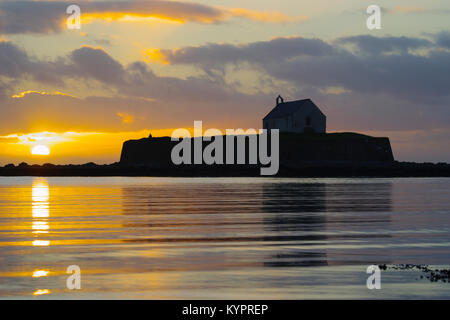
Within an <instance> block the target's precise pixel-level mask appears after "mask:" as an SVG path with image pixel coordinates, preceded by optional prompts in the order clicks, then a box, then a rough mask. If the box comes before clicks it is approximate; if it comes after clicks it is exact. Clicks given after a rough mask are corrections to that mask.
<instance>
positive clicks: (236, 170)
mask: <svg viewBox="0 0 450 320" xmlns="http://www.w3.org/2000/svg"><path fill="white" fill-rule="evenodd" d="M259 168H260V166H259V165H211V166H208V165H180V166H175V165H171V166H164V167H162V166H152V165H129V164H121V163H119V162H117V163H113V164H105V165H99V164H95V163H86V164H81V165H54V164H44V165H28V164H26V163H21V164H19V165H13V164H9V165H6V166H3V167H0V176H93V177H94V176H95V177H98V176H147V177H152V176H154V177H157V176H158V177H260V170H259ZM276 177H305V178H326V177H336V178H339V177H386V178H389V177H450V164H447V163H438V164H433V163H412V162H397V161H393V162H384V163H373V162H367V163H361V162H357V163H353V162H334V163H332V162H314V163H312V162H311V163H303V164H299V165H298V166H297V167H295V168H292V167H285V166H280V169H279V171H278V174H277V175H276Z"/></svg>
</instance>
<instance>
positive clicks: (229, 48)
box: [161, 36, 450, 102]
mask: <svg viewBox="0 0 450 320" xmlns="http://www.w3.org/2000/svg"><path fill="white" fill-rule="evenodd" d="M346 44H352V45H354V46H356V47H357V50H356V52H355V50H351V49H348V48H347V47H346ZM409 49H427V52H425V53H423V52H422V53H420V54H419V53H412V52H410V51H409ZM392 51H394V52H392ZM388 52H389V54H387V53H388ZM161 53H162V54H163V55H164V58H165V59H166V60H167V61H169V62H170V63H172V64H193V65H196V66H198V67H201V68H205V67H206V68H212V69H214V68H216V69H218V70H221V69H223V68H224V64H239V63H241V62H245V63H248V64H250V65H252V66H254V67H256V68H257V69H259V70H263V72H265V73H267V74H268V75H270V76H272V77H275V78H277V79H279V80H285V81H286V80H287V81H289V82H291V83H293V84H295V85H298V86H313V87H316V88H322V89H325V88H327V87H332V86H339V87H343V88H345V89H347V90H351V91H357V92H366V93H374V94H375V93H382V94H389V95H391V96H394V97H397V98H402V99H407V100H415V101H417V100H420V101H421V102H425V101H427V102H433V101H434V100H436V99H439V98H442V97H447V96H449V95H450V87H449V86H448V85H447V84H448V83H449V82H450V53H449V52H446V51H442V50H439V48H438V47H436V44H435V43H434V42H432V41H430V40H427V39H421V38H408V37H386V38H377V37H373V36H354V37H346V38H340V39H337V40H336V41H335V42H333V44H332V45H331V44H328V43H325V42H324V41H322V40H320V39H302V38H284V39H275V40H271V41H266V42H257V43H254V44H247V45H223V44H208V45H203V46H198V47H187V48H181V49H177V50H173V51H167V50H161Z"/></svg>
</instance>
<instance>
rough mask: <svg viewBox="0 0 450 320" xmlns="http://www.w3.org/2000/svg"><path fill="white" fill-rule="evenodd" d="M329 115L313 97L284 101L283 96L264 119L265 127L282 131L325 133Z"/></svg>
mask: <svg viewBox="0 0 450 320" xmlns="http://www.w3.org/2000/svg"><path fill="white" fill-rule="evenodd" d="M326 126H327V117H326V116H325V115H324V114H323V113H322V111H320V109H319V107H317V106H316V105H315V103H314V102H312V100H311V99H303V100H296V101H289V102H284V99H283V98H282V97H281V96H278V97H277V99H276V106H275V108H273V109H272V111H270V112H269V113H268V114H267V115H266V116H265V117H264V119H263V128H264V129H279V130H280V132H296V133H325V132H326Z"/></svg>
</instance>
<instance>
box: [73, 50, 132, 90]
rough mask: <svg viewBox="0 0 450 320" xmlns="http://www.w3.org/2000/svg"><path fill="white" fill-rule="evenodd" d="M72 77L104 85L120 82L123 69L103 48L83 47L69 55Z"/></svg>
mask: <svg viewBox="0 0 450 320" xmlns="http://www.w3.org/2000/svg"><path fill="white" fill-rule="evenodd" d="M70 58H71V61H72V63H73V73H74V75H78V76H82V77H84V78H93V79H96V80H99V81H102V82H105V83H110V82H117V81H120V80H121V79H122V77H123V73H124V69H123V67H122V65H121V64H120V63H119V62H117V61H116V60H114V59H113V58H112V57H111V56H110V55H109V54H108V53H107V52H106V51H105V50H104V49H103V48H101V47H98V48H92V47H88V46H84V47H82V48H80V49H76V50H74V51H72V53H71V54H70Z"/></svg>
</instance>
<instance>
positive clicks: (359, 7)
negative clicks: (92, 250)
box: [0, 0, 450, 165]
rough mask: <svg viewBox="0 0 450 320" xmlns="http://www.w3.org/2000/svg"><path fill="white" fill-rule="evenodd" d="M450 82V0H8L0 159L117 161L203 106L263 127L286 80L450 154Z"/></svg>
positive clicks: (365, 128)
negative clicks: (74, 21) (72, 18)
mask: <svg viewBox="0 0 450 320" xmlns="http://www.w3.org/2000/svg"><path fill="white" fill-rule="evenodd" d="M71 4H77V5H78V6H79V7H80V9H81V25H80V29H70V28H68V27H67V19H68V17H69V14H67V13H66V10H67V7H68V6H69V5H71ZM373 4H375V5H378V6H379V7H380V8H381V12H382V13H381V29H374V30H369V29H368V28H367V25H366V20H367V18H368V16H369V15H368V14H367V12H366V10H367V7H368V6H369V5H373ZM449 84H450V2H449V1H448V0H446V1H437V0H435V1H423V0H422V1H413V0H408V1H403V0H396V1H394V0H384V1H382V0H371V1H361V0H357V1H356V0H335V1H325V0H315V1H309V0H308V1H306V0H305V1H303V0H295V1H294V0H277V1H273V0H239V1H237V0H192V1H151V0H149V1H104V2H101V1H78V2H76V3H74V2H73V1H70V2H64V1H59V2H55V1H10V2H8V1H0V111H1V116H0V165H5V164H8V163H15V164H18V163H20V162H22V161H25V162H27V163H30V164H34V163H36V164H43V163H57V164H67V163H74V164H75V163H86V162H91V161H92V162H96V163H112V162H116V161H118V160H119V158H120V151H121V146H122V143H123V142H124V141H125V140H128V139H138V138H142V137H147V136H148V135H149V134H150V133H151V134H152V135H153V136H170V135H171V133H172V131H173V130H174V129H176V128H192V126H193V122H194V120H202V121H203V128H204V129H206V128H218V129H221V130H225V129H227V128H244V129H247V128H255V129H258V128H261V126H262V121H261V120H262V118H263V117H264V116H265V115H266V114H267V113H268V112H269V111H270V110H271V109H272V108H273V107H274V106H275V98H276V96H278V94H281V95H282V96H283V97H284V99H285V101H286V100H297V99H304V98H311V99H312V100H313V101H314V102H315V103H316V104H317V105H318V106H319V108H320V109H321V110H322V111H323V112H324V113H325V114H326V115H327V131H328V132H348V131H353V132H359V133H364V134H369V135H373V136H382V137H385V136H387V137H389V138H390V139H391V144H392V148H393V152H394V157H395V158H396V160H399V161H416V162H450V126H449V124H450V86H449ZM36 146H45V147H47V148H48V151H49V154H46V155H42V154H33V150H35V151H36V149H34V148H35V147H36ZM34 153H36V152H34ZM37 153H42V152H37ZM43 153H45V152H43Z"/></svg>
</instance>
